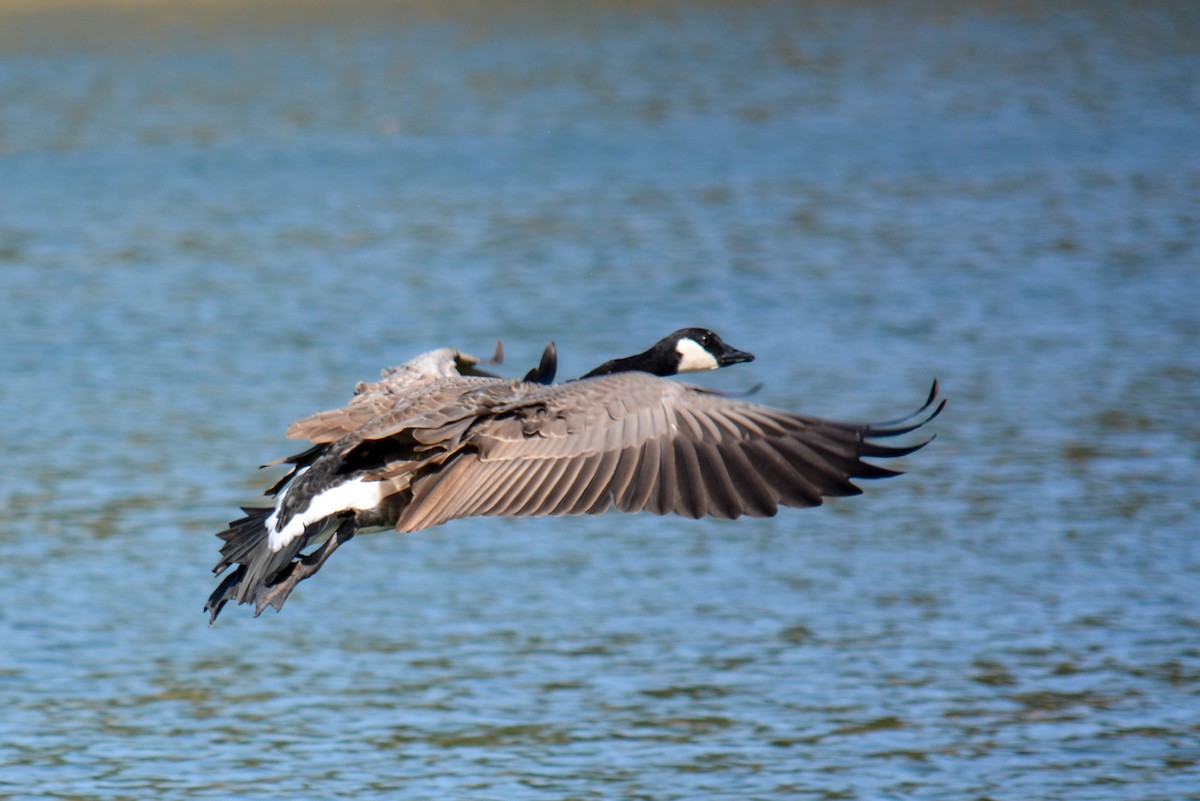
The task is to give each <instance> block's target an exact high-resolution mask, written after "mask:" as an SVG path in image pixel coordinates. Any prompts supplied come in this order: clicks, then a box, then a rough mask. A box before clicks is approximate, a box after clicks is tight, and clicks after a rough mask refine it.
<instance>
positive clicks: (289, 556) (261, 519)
mask: <svg viewBox="0 0 1200 801" xmlns="http://www.w3.org/2000/svg"><path fill="white" fill-rule="evenodd" d="M242 511H243V512H245V513H246V516H245V517H243V518H241V519H239V520H234V521H233V522H231V523H230V524H229V528H227V529H225V530H224V531H221V532H219V533H218V534H217V536H218V537H220V538H221V539H223V540H224V541H225V544H224V545H222V546H221V561H219V562H217V565H216V567H214V568H213V573H216V574H220V573H222V572H224V571H225V570H226V569H228V568H229V567H231V566H232V565H237V568H236V569H235V570H234V571H233V572H232V573H230V574H229V575H228V576H226V577H225V578H224V579H222V581H221V583H220V584H219V585H217V589H216V590H214V591H213V593H212V595H210V596H209V598H208V602H207V603H206V604H205V605H204V610H205V611H206V612H208V613H209V615H210V618H209V624H210V625H211V624H212V623H215V622H216V620H217V615H219V614H220V613H221V609H222V608H223V607H224V606H225V604H226V603H228V602H229V601H235V602H236V603H239V604H244V603H255V604H256V606H257V605H258V601H259V599H260V598H261V597H262V596H263V595H264V594H265V593H266V592H267V591H268V588H270V587H271V586H272V585H274V584H276V583H277V582H278V581H280V580H281V578H282V577H284V576H286V575H287V574H288V571H289V568H291V566H292V563H293V560H295V559H296V558H297V557H298V556H299V555H300V552H301V551H302V550H303V549H304V547H305V545H307V544H308V542H309V540H310V538H311V536H314V535H316V534H318V533H319V532H320V530H321V529H322V528H323V526H321V525H318V526H314V527H312V530H311V531H309V532H305V534H304V536H302V537H297V538H296V539H295V540H293V541H292V542H290V543H288V545H287V546H286V547H283V548H281V549H279V550H278V551H272V550H271V547H270V534H269V532H268V530H267V519H268V518H269V517H270V516H271V513H272V512H273V511H274V510H273V509H272V508H270V507H243V509H242ZM285 597H286V596H285ZM282 600H283V599H280V600H279V603H278V604H277V605H276V608H278V607H279V606H282ZM261 611H262V608H261V606H260V607H259V608H258V610H257V612H256V614H257V613H258V612H261Z"/></svg>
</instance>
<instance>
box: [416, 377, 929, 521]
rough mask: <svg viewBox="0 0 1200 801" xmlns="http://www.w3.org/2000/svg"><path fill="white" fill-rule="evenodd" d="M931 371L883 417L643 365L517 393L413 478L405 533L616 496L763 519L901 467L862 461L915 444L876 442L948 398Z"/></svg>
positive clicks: (591, 506) (622, 500) (628, 508)
mask: <svg viewBox="0 0 1200 801" xmlns="http://www.w3.org/2000/svg"><path fill="white" fill-rule="evenodd" d="M944 404H945V402H944V401H942V402H941V403H938V402H937V382H934V385H933V389H932V391H931V392H930V395H929V399H928V400H927V401H926V403H925V405H924V406H922V407H921V409H920V410H918V411H917V412H915V413H914V414H912V415H909V416H908V417H905V418H902V419H900V420H895V421H891V422H888V423H882V424H869V423H843V422H835V421H830V420H823V419H820V418H815V417H806V416H803V415H797V414H792V413H790V412H784V411H779V410H775V409H770V408H767V407H764V406H759V405H757V404H753V403H749V402H746V401H742V400H736V399H732V398H728V397H725V396H722V395H719V394H716V393H713V392H710V391H706V390H703V389H700V388H698V387H692V386H687V385H685V384H679V383H676V382H673V381H667V380H663V379H660V378H656V377H654V376H651V375H649V374H646V373H619V374H615V375H609V376H603V377H600V378H595V379H588V380H584V381H576V382H569V383H566V384H559V385H554V386H550V387H545V388H541V389H539V390H538V391H535V392H531V393H528V394H526V395H523V396H522V397H521V399H520V400H517V401H515V402H513V403H512V404H511V405H510V406H507V407H505V406H498V407H496V408H493V409H492V410H491V411H492V414H491V415H489V416H488V417H486V418H484V419H483V420H481V421H480V422H478V423H477V424H476V425H475V426H474V427H473V428H471V429H470V430H468V431H465V432H461V433H462V436H463V439H462V443H461V446H460V448H461V449H460V451H459V452H458V453H457V454H455V455H454V457H453V458H450V459H447V460H446V461H445V462H444V463H443V464H442V465H440V466H439V467H438V468H437V469H435V470H432V471H429V472H428V473H425V474H424V475H422V476H418V477H417V478H416V479H415V480H414V482H413V484H412V493H413V497H412V502H411V503H409V504H408V506H407V508H406V509H405V511H404V512H403V514H402V515H401V517H400V520H399V522H398V523H397V526H396V528H397V529H399V530H400V531H416V530H418V529H422V528H426V527H429V526H434V525H438V524H440V523H444V522H446V521H447V520H452V519H455V518H460V517H471V516H476V515H491V516H544V515H568V514H598V513H600V512H603V511H605V510H606V509H608V508H609V507H611V506H616V507H617V508H618V509H620V510H622V511H625V512H638V511H648V512H653V513H655V514H669V513H674V514H679V515H683V516H685V517H692V518H698V517H704V516H713V517H720V518H737V517H740V516H742V515H750V516H754V517H769V516H772V515H774V514H775V513H776V512H777V511H778V507H779V506H790V507H805V506H817V505H819V504H820V503H821V502H822V498H824V497H827V496H838V495H857V494H859V493H860V492H861V490H860V489H859V488H858V487H857V486H855V485H854V484H853V483H852V480H853V479H858V478H883V477H886V476H892V475H897V472H896V471H893V470H887V469H885V468H882V467H878V466H877V465H874V464H870V463H869V462H865V461H863V459H864V458H865V457H875V458H893V457H897V456H903V455H905V454H909V453H912V452H913V451H915V450H917V449H919V448H921V447H923V446H924V445H925V444H926V443H927V442H928V440H925V441H922V442H919V443H916V444H914V445H909V446H903V447H896V446H889V445H882V444H879V443H878V442H875V441H874V440H878V439H885V438H888V437H895V436H899V435H902V434H906V433H909V432H911V431H914V430H916V429H917V428H920V427H921V426H923V425H924V424H925V423H927V422H929V421H930V420H932V419H933V418H934V417H936V416H937V414H938V413H939V412H940V411H941V410H942V407H943V406H944Z"/></svg>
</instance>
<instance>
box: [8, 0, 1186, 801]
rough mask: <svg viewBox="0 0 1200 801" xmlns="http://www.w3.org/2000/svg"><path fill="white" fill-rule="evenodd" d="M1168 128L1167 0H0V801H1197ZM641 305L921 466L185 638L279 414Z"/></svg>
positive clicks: (515, 539) (339, 593)
mask: <svg viewBox="0 0 1200 801" xmlns="http://www.w3.org/2000/svg"><path fill="white" fill-rule="evenodd" d="M1198 142H1200V7H1197V6H1195V5H1194V4H1187V3H1173V2H1153V1H1151V2H1145V3H1138V4H1132V5H1129V6H1128V7H1127V6H1125V5H1122V4H1112V3H1100V2H1062V3H1054V4H1041V3H1036V4H1035V3H1025V2H988V3H982V4H963V3H954V2H940V1H939V0H928V1H927V2H914V3H892V2H872V1H871V0H864V1H863V2H833V1H829V2H804V3H756V2H737V3H732V2H730V3H721V2H705V3H683V2H670V1H668V0H662V2H653V1H651V2H598V3H551V2H541V1H539V0H529V1H528V2H501V3H489V4H474V3H455V2H451V3H432V2H415V1H414V2H401V1H400V0H397V2H374V1H373V0H358V1H357V2H350V3H322V2H288V3H283V2H260V3H254V4H238V3H233V2H228V3H226V2H215V1H214V2H185V3H182V4H176V3H165V2H163V3H156V2H128V3H118V2H113V3H104V2H95V3H78V4H76V3H71V2H50V3H34V2H31V1H30V2H21V1H20V0H8V1H7V2H0V421H2V422H3V425H2V426H0V451H2V452H3V454H4V462H3V467H2V468H0V471H2V472H0V476H2V481H0V640H2V641H3V645H0V708H3V713H0V798H3V799H33V798H48V797H55V798H103V799H124V798H130V799H132V798H146V797H149V796H150V795H153V796H154V797H156V798H159V799H190V798H208V797H221V798H228V797H239V798H246V799H254V798H274V799H279V798H294V799H303V798H314V797H324V798H376V797H386V798H403V799H428V798H484V799H593V798H594V799H608V798H640V799H654V800H655V801H660V800H662V799H698V798H714V799H715V798H723V799H775V798H823V799H829V798H842V799H878V798H922V799H984V798H988V799H1014V800H1015V799H1029V798H1043V799H1055V798H1072V799H1122V800H1123V801H1128V799H1151V798H1183V797H1196V796H1195V795H1194V793H1195V792H1196V790H1195V788H1196V787H1200V643H1198V636H1200V611H1197V610H1198V603H1197V602H1198V601H1200V597H1198V596H1200V543H1198V541H1197V536H1196V521H1197V512H1198V511H1200V493H1198V490H1197V488H1198V487H1200V480H1198V479H1200V470H1198V469H1197V461H1198V457H1200V423H1198V421H1197V410H1198V409H1200V316H1198V315H1197V312H1196V298H1198V297H1200V269H1198V268H1200V147H1198V146H1197V143H1198ZM684 325H705V326H709V327H712V328H714V329H715V330H717V331H718V332H719V333H720V334H721V335H722V336H724V337H725V338H726V339H727V340H729V341H730V342H731V343H733V344H734V345H735V346H738V347H741V348H745V349H748V350H751V351H753V352H754V353H756V354H757V356H758V360H757V361H756V362H754V363H753V364H751V365H746V366H740V367H737V368H736V369H731V370H725V371H721V372H720V373H719V374H713V375H707V376H703V377H702V378H701V379H699V380H701V381H702V382H703V383H705V384H707V385H710V386H715V387H720V388H722V389H726V390H730V391H740V390H744V389H747V388H749V387H750V386H752V385H754V384H755V383H758V382H763V383H764V384H765V386H764V388H763V389H762V390H761V391H760V392H759V393H758V394H757V395H756V399H758V400H759V401H761V402H763V403H767V404H770V405H773V406H779V407H784V408H788V409H793V410H797V411H803V412H807V413H812V414H820V415H825V416H832V417H840V418H845V419H866V420H870V419H880V418H883V419H887V418H890V417H894V416H898V415H899V414H901V413H903V412H906V411H909V410H911V409H914V408H916V407H917V406H918V405H919V404H920V402H921V401H922V400H923V399H924V396H925V392H926V390H927V388H928V385H929V382H930V380H931V379H932V378H933V377H934V376H937V377H939V378H940V379H941V381H942V386H943V389H944V392H945V394H946V395H947V396H948V397H949V398H950V405H949V407H948V408H947V410H946V412H945V413H944V414H943V415H942V417H941V418H940V419H939V420H938V421H937V424H936V430H937V432H938V438H937V440H936V441H935V442H934V443H933V444H932V445H930V446H929V447H928V448H926V449H925V450H924V451H921V452H920V453H919V454H916V455H914V456H911V457H909V458H908V459H906V460H905V465H904V467H905V468H906V469H907V470H908V471H909V472H908V474H907V475H906V476H904V477H902V478H898V479H894V480H891V481H888V482H882V483H879V482H876V483H871V484H869V486H866V487H865V488H866V490H867V494H866V495H864V496H863V497H860V498H854V499H849V500H845V501H838V502H834V503H830V504H828V505H827V506H825V507H822V508H820V509H818V510H812V511H803V512H801V511H788V512H785V513H784V514H782V515H781V516H780V517H778V518H775V519H772V520H763V521H750V520H743V521H737V522H733V523H721V522H714V521H701V522H693V521H684V520H676V519H661V518H655V517H651V516H637V517H626V516H620V515H606V516H602V517H599V518H586V519H554V520H540V521H508V520H469V521H458V522H454V523H451V524H448V525H446V526H444V527H441V528H438V529H435V530H431V531H426V532H421V533H418V534H414V535H411V536H405V537H399V536H388V535H377V536H374V537H363V538H359V539H357V540H356V541H355V542H354V543H353V545H352V546H351V547H348V548H346V549H344V550H342V551H341V552H339V553H338V554H337V556H336V557H335V558H334V559H333V560H332V561H331V562H330V564H329V566H327V567H326V569H325V570H324V571H323V572H322V573H321V575H320V576H319V577H318V578H317V579H315V580H313V581H311V582H306V583H305V584H304V585H303V586H301V587H300V589H299V590H297V592H296V593H295V595H293V597H292V599H291V600H290V601H289V603H288V605H287V607H286V608H285V610H284V612H283V613H282V614H280V615H275V614H274V613H273V612H268V613H267V614H265V615H264V616H263V617H262V618H260V619H257V620H255V619H253V618H252V617H251V615H250V614H249V613H248V611H247V610H246V609H245V608H237V609H228V610H227V611H226V613H225V614H224V615H223V617H222V619H221V620H220V622H219V623H218V625H217V626H215V627H213V628H211V629H210V628H207V627H206V626H205V622H206V616H205V615H204V614H203V613H202V612H201V607H202V605H203V603H204V600H205V598H206V597H207V595H208V593H209V592H210V591H211V589H212V587H213V586H214V580H213V578H212V576H211V574H210V572H209V570H210V568H211V566H212V564H214V563H215V561H216V558H217V551H216V548H217V545H218V541H217V540H216V538H215V537H213V532H215V531H217V530H218V529H220V528H222V527H223V526H224V524H225V523H226V522H227V521H228V520H230V519H232V518H233V517H235V516H236V515H237V512H238V510H237V507H238V505H239V504H247V503H251V502H253V501H254V500H255V498H256V497H257V496H258V494H259V493H261V492H262V490H264V489H265V488H266V487H267V486H269V485H270V483H271V482H272V481H274V479H275V478H276V477H277V475H276V474H275V473H274V472H272V474H271V475H267V474H266V472H264V473H259V472H257V471H256V470H255V469H254V468H255V466H256V465H259V464H262V463H263V462H265V461H268V460H270V459H273V458H276V457H279V456H283V455H285V454H288V453H292V452H293V451H295V450H296V449H297V446H296V445H295V443H289V442H288V441H286V440H285V439H284V438H283V431H284V430H285V428H286V425H287V423H288V422H289V421H291V420H293V419H295V418H297V417H300V416H303V415H305V414H308V413H310V412H313V411H315V410H318V409H321V408H328V407H332V406H335V405H339V404H340V403H342V402H344V401H345V400H346V399H347V398H348V397H349V396H350V393H351V391H352V388H353V386H354V384H355V382H357V381H359V380H364V379H366V380H371V379H372V378H373V377H374V376H376V375H377V374H378V371H379V369H380V368H382V367H384V366H385V365H388V364H395V363H399V362H401V361H404V360H406V359H408V358H410V357H412V356H414V355H416V354H417V353H419V352H421V351H423V350H426V349H429V348H432V347H437V346H441V345H450V346H454V347H457V348H461V349H463V350H466V351H470V352H475V353H477V354H479V355H482V356H486V355H488V354H490V352H491V350H492V347H493V345H494V343H495V341H496V339H498V338H502V339H503V340H504V342H505V346H506V349H507V352H508V362H507V363H506V365H505V367H504V372H505V373H506V374H508V375H520V374H522V373H523V372H524V371H525V370H526V369H528V368H529V367H531V366H533V365H534V364H535V363H536V360H537V358H538V356H539V355H540V353H541V349H542V347H543V346H544V345H545V344H546V342H547V341H549V340H551V339H553V340H555V341H556V342H557V344H558V347H559V353H560V375H561V376H573V375H579V374H581V373H583V372H585V371H586V370H588V369H590V368H591V367H593V366H595V365H596V364H598V363H599V362H601V361H604V360H605V359H608V358H611V357H614V356H618V355H625V354H629V353H633V352H636V351H639V350H642V349H643V348H645V347H647V346H648V345H649V344H651V343H652V342H653V341H655V340H656V339H658V338H659V337H661V336H663V335H664V334H666V333H668V332H670V331H672V330H674V329H675V328H678V327H681V326H684Z"/></svg>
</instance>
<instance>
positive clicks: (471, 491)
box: [205, 328, 945, 623]
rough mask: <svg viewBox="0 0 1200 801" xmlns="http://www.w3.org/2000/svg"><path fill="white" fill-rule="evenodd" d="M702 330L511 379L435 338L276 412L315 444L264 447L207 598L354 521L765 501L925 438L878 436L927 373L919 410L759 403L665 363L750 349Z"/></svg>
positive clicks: (280, 568) (212, 603) (930, 409)
mask: <svg viewBox="0 0 1200 801" xmlns="http://www.w3.org/2000/svg"><path fill="white" fill-rule="evenodd" d="M753 359H754V356H753V355H752V354H749V353H746V352H744V351H740V350H737V349H736V348H733V347H730V346H729V345H727V344H726V343H725V342H724V341H723V340H722V339H721V338H720V337H719V336H717V335H716V334H715V333H713V332H712V331H709V330H707V329H703V328H685V329H682V330H680V331H676V332H675V333H673V334H671V335H670V336H667V337H664V338H663V339H662V340H660V341H659V342H657V343H656V344H655V345H654V346H653V347H651V348H650V349H649V350H647V351H645V352H643V353H640V354H637V355H634V356H629V357H626V358H623V359H614V360H612V361H608V362H605V363H604V364H602V365H600V366H599V367H597V368H595V369H594V370H592V371H590V372H588V373H587V374H585V375H584V376H582V377H581V378H579V379H576V380H572V381H567V382H564V383H558V384H555V383H553V382H554V376H555V373H556V368H557V352H556V350H555V348H554V344H553V343H551V344H550V346H549V347H548V348H547V349H546V352H545V354H544V355H543V357H542V360H541V363H540V364H539V365H538V367H536V368H534V369H533V370H531V371H530V372H529V373H528V374H527V375H526V376H525V378H524V379H523V380H520V381H513V380H507V379H503V378H497V377H495V376H492V375H490V374H488V373H486V372H484V371H483V370H482V369H480V367H479V365H480V360H478V359H476V358H474V357H471V356H469V355H467V354H464V353H461V352H459V351H456V350H452V349H450V348H441V349H439V350H435V351H431V352H429V353H426V354H423V355H421V356H418V357H417V358H415V359H413V360H411V361H409V362H406V363H404V364H402V365H400V366H399V367H392V368H388V369H386V370H384V371H383V375H382V377H381V380H379V381H378V382H376V383H373V384H363V383H360V384H359V385H358V387H357V388H356V390H355V394H354V397H353V398H352V399H351V400H350V402H349V403H348V404H347V405H345V406H343V407H341V408H338V409H333V410H330V411H325V412H319V413H317V414H314V415H312V416H310V417H306V418H304V419H302V420H299V421H297V422H295V423H292V424H291V426H290V427H289V428H288V431H287V435H288V436H289V437H291V438H293V439H305V440H309V441H310V442H312V443H313V445H312V447H310V448H309V449H308V450H305V451H303V452H301V453H298V454H296V455H294V456H290V457H287V458H285V459H280V460H278V461H276V462H272V463H271V464H287V465H290V467H291V470H290V472H289V473H288V474H287V475H285V476H284V477H283V478H282V479H280V480H279V481H278V482H277V483H276V484H275V485H274V486H273V487H271V488H270V489H269V490H267V492H266V495H268V496H273V498H274V503H273V504H272V505H270V506H261V507H245V508H244V509H243V511H244V512H245V515H246V516H245V517H242V518H240V519H239V520H235V521H233V522H232V523H230V524H229V527H228V528H227V529H225V530H224V531H221V532H220V533H219V534H218V536H219V537H220V538H221V539H222V540H223V541H224V543H223V545H222V547H221V559H220V561H219V562H218V563H217V565H216V567H215V568H214V570H213V572H214V573H216V574H218V575H220V574H221V573H223V572H225V571H226V570H227V569H228V568H231V567H233V568H234V569H233V571H232V572H230V573H229V574H228V575H227V576H225V578H224V579H223V580H222V581H221V582H220V584H219V585H218V587H217V588H216V590H215V591H214V592H213V593H212V595H211V596H210V597H209V599H208V603H207V604H206V605H205V610H206V611H207V612H209V614H210V615H211V617H210V623H211V622H214V621H215V620H216V618H217V615H218V614H220V612H221V609H222V608H223V607H224V606H225V604H226V603H228V602H229V601H235V602H236V603H239V604H253V605H254V609H255V615H258V614H261V613H262V611H263V610H264V609H265V608H266V607H267V606H274V607H275V608H276V610H278V609H280V608H281V607H282V606H283V603H284V601H285V600H287V597H288V595H289V594H290V593H291V592H292V590H293V589H294V588H295V586H296V585H297V584H298V583H299V582H300V581H303V580H304V579H306V578H308V577H309V576H312V575H313V574H314V573H316V572H317V571H318V570H319V569H320V568H321V566H322V565H323V564H324V563H325V561H326V560H327V559H328V558H329V556H330V555H331V554H332V553H333V551H334V550H336V549H337V548H338V547H340V546H341V545H344V544H345V543H346V542H347V541H348V540H349V539H350V538H351V537H353V536H354V535H355V534H356V533H358V532H359V531H362V530H364V529H377V528H381V527H382V528H394V529H396V530H397V531H400V532H411V531H418V530H420V529H424V528H429V527H431V526H436V525H440V524H442V523H445V522H447V521H449V520H454V519H457V518H464V517H473V516H497V517H544V516H549V515H578V514H599V513H601V512H604V511H606V510H608V509H610V508H612V507H616V508H617V509H619V510H620V511H622V512H640V511H647V512H652V513H654V514H660V515H662V514H678V515H682V516H684V517H690V518H700V517H706V516H711V517H718V518H727V519H732V518H738V517H741V516H742V515H748V516H751V517H771V516H773V515H775V514H776V513H777V512H778V510H779V507H781V506H786V507H806V506H818V505H820V504H821V502H822V499H823V498H824V497H829V496H845V495H857V494H860V493H861V492H862V490H860V489H859V488H858V487H857V486H855V485H854V484H853V483H852V482H851V480H852V479H871V478H884V477H887V476H894V475H898V474H899V473H898V471H894V470H888V469H886V468H883V467H879V466H877V465H874V464H871V463H869V462H866V461H863V459H864V457H872V458H893V457H898V456H904V455H906V454H909V453H912V452H913V451H916V450H918V449H919V448H921V447H924V445H926V444H927V443H928V442H929V440H928V439H926V440H924V441H921V442H918V443H916V444H911V445H905V446H893V445H883V444H880V443H878V442H876V441H875V440H879V439H886V438H889V437H896V436H900V435H903V434H907V433H909V432H911V431H914V430H916V429H918V428H920V427H921V426H923V425H925V424H926V423H928V422H929V421H930V420H932V419H933V418H934V417H936V416H937V415H938V413H939V412H941V410H942V408H943V406H945V401H944V400H943V401H941V402H938V397H937V395H938V387H937V382H936V381H935V382H934V383H933V388H932V390H931V391H930V394H929V398H928V400H926V402H925V404H924V405H923V406H922V407H921V408H920V409H919V410H917V411H916V412H914V413H913V414H911V415H908V416H906V417H902V418H900V419H898V420H893V421H889V422H886V423H846V422H835V421H832V420H824V419H820V418H816V417H809V416H805V415H800V414H794V413H792V412H786V411H780V410H776V409H771V408H767V407H765V406H761V405H758V404H755V403H750V402H748V401H746V400H742V399H737V398H731V397H729V396H726V395H724V394H721V393H718V392H715V391H712V390H709V389H704V388H701V387H696V386H690V385H688V384H683V383H679V382H676V381H669V380H666V378H665V377H666V376H671V375H675V374H677V373H684V372H693V371H698V370H711V369H716V368H719V367H725V366H728V365H731V364H738V363H742V362H748V361H752V360H753Z"/></svg>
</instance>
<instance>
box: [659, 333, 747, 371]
mask: <svg viewBox="0 0 1200 801" xmlns="http://www.w3.org/2000/svg"><path fill="white" fill-rule="evenodd" d="M659 347H662V348H663V349H664V350H665V351H667V352H668V353H670V354H672V357H673V358H674V361H675V370H674V372H675V373H694V372H697V371H700V370H716V369H717V368H719V367H728V366H729V365H731V364H741V363H742V362H752V361H754V354H753V353H747V352H746V351H744V350H738V349H737V348H734V347H731V346H729V345H728V344H726V342H725V340H723V339H721V338H720V337H719V336H717V335H716V334H715V333H714V332H712V331H710V330H708V329H707V328H681V329H679V330H678V331H676V332H675V333H673V334H671V335H670V336H668V337H666V338H665V339H662V340H660V341H659V343H658V344H657V345H655V348H659ZM660 375H662V374H661V373H660ZM667 375H670V374H669V373H668V374H667Z"/></svg>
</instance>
